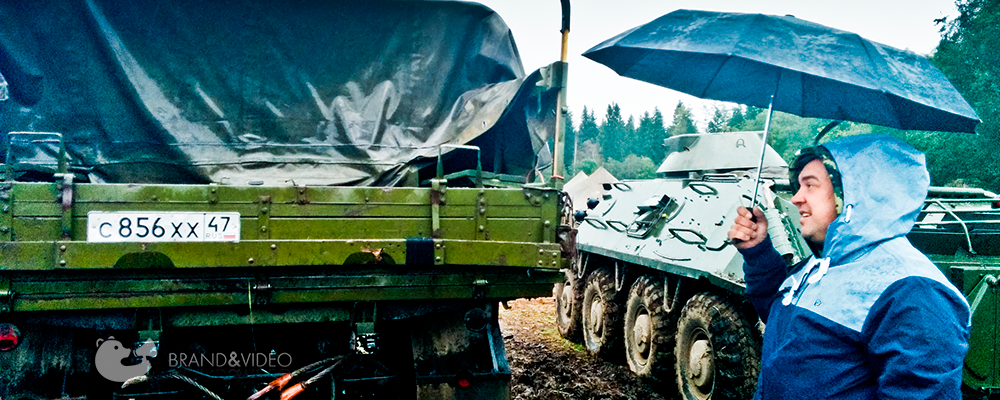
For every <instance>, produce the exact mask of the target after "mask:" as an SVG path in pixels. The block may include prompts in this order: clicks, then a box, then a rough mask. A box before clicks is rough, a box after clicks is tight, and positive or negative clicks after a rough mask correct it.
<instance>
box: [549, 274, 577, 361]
mask: <svg viewBox="0 0 1000 400" xmlns="http://www.w3.org/2000/svg"><path fill="white" fill-rule="evenodd" d="M575 274H576V273H575V272H573V271H565V273H564V276H563V282H562V284H557V285H556V286H555V290H554V292H555V293H554V294H555V298H556V327H557V328H558V329H559V335H561V336H562V337H564V338H566V339H567V340H570V341H572V342H576V343H579V342H580V331H581V330H582V329H583V325H582V324H581V321H580V320H581V319H582V317H581V315H580V309H581V308H582V304H583V285H581V280H580V279H578V278H577V277H576V275H575Z"/></svg>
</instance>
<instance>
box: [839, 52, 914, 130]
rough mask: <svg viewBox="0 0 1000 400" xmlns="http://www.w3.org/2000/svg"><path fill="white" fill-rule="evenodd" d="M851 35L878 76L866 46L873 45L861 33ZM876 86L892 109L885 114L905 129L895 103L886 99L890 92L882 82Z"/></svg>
mask: <svg viewBox="0 0 1000 400" xmlns="http://www.w3.org/2000/svg"><path fill="white" fill-rule="evenodd" d="M851 36H853V37H854V39H855V40H857V41H858V42H860V43H861V48H862V49H864V50H865V56H866V57H867V58H868V60H867V61H868V66H869V67H870V68H871V69H872V73H873V74H875V76H876V77H877V76H878V65H876V63H875V57H872V52H871V50H870V49H869V48H868V46H869V45H871V46H874V44H872V43H869V42H868V40H866V39H865V38H863V37H861V35H858V34H857V33H851ZM876 86H877V87H875V89H877V90H878V91H879V92H881V93H882V98H883V99H884V100H885V101H886V102H887V103H888V104H889V106H890V107H892V110H893V111H894V112H893V113H892V114H891V115H887V116H888V117H891V118H892V119H894V120H895V123H896V124H895V125H896V126H897V127H900V129H905V128H902V127H903V125H902V123H901V122H902V121H900V120H899V109H898V107H897V104H895V103H894V102H892V101H890V100H889V99H888V96H889V94H890V93H889V92H887V91H886V90H885V87H884V86H883V85H882V83H878V84H877V85H876Z"/></svg>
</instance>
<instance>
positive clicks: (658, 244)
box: [554, 132, 1000, 400]
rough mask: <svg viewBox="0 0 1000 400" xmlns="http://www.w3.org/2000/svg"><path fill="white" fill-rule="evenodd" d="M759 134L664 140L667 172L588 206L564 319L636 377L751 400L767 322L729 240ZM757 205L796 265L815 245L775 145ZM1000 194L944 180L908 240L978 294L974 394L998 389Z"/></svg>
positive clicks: (697, 398) (567, 332)
mask: <svg viewBox="0 0 1000 400" xmlns="http://www.w3.org/2000/svg"><path fill="white" fill-rule="evenodd" d="M759 134H760V133H759V132H739V133H724V134H701V135H697V134H695V135H679V136H674V137H671V138H668V139H667V140H666V143H665V144H666V148H667V156H666V159H665V160H664V162H663V164H662V165H661V166H660V168H659V169H658V170H657V174H658V178H657V179H652V180H642V181H623V182H614V183H607V184H604V187H603V189H604V192H603V193H602V195H601V196H600V198H592V199H574V201H576V202H581V201H587V205H588V207H589V210H586V211H585V212H579V213H578V219H579V220H580V221H581V222H580V226H579V231H578V236H577V245H578V251H579V254H578V257H577V258H576V259H575V261H574V262H573V263H572V265H573V266H572V267H571V268H569V269H568V270H567V271H566V274H565V277H564V282H563V283H562V284H560V285H557V287H556V290H555V291H554V294H555V295H556V300H557V316H556V320H557V325H558V328H559V332H560V333H561V334H562V335H563V336H564V337H567V338H570V339H573V340H579V341H580V342H582V344H583V345H584V347H586V348H587V350H588V351H590V352H591V353H594V354H597V355H600V356H603V357H605V358H607V359H610V360H617V361H621V360H622V359H624V362H625V363H627V365H628V366H629V368H630V369H631V370H632V372H634V373H635V374H636V375H638V376H640V377H644V378H652V379H658V380H661V381H667V382H671V381H676V383H677V389H678V390H679V392H680V395H681V396H682V398H684V399H686V400H705V399H709V398H712V399H749V398H751V397H752V396H753V393H754V388H755V385H756V381H757V373H758V368H759V364H760V351H761V343H762V332H763V329H764V327H763V325H762V323H761V322H760V320H759V318H758V316H757V314H756V311H755V310H754V308H753V307H752V305H751V304H750V303H749V301H748V300H747V299H746V298H745V297H743V296H742V294H743V291H744V289H745V282H744V280H743V269H742V264H743V259H742V257H741V256H740V254H739V253H738V252H737V251H736V249H735V248H734V247H733V246H731V245H729V244H728V242H727V232H728V230H729V227H730V226H732V223H733V222H732V220H733V218H734V216H735V209H736V207H737V206H744V207H749V206H750V205H751V204H752V203H751V196H753V195H754V193H755V188H754V182H755V179H754V178H755V175H756V172H755V170H756V168H757V167H758V163H759V162H760V150H759V149H760V148H761V140H760V136H759ZM762 165H763V170H762V174H761V176H762V183H761V188H760V195H759V196H758V199H759V204H760V205H761V206H762V208H764V209H765V215H766V216H767V219H768V222H769V225H768V234H769V235H770V237H771V238H772V240H773V241H774V244H775V247H776V249H777V250H778V252H779V253H780V254H782V256H783V257H784V258H785V260H786V261H787V262H788V263H789V264H791V263H795V262H798V261H800V260H802V259H803V258H804V257H807V256H808V255H809V254H810V252H809V249H808V246H807V244H806V242H805V241H804V239H803V238H802V237H801V235H799V234H798V229H799V226H798V218H797V217H796V216H797V209H796V208H795V206H794V205H793V204H791V202H790V198H791V196H792V193H791V192H790V187H789V185H788V174H787V164H786V163H785V162H784V161H783V160H782V159H781V158H780V157H779V156H778V155H777V154H776V153H775V152H774V151H773V150H772V149H770V147H768V148H767V152H766V153H765V158H764V161H763V164H762ZM997 200H998V198H997V196H996V195H995V194H993V193H990V192H986V191H983V190H978V189H951V188H933V189H932V190H931V192H930V195H929V197H928V200H927V202H926V203H925V206H924V209H923V211H922V213H921V215H920V218H919V220H918V221H919V222H918V223H917V224H916V226H915V227H914V229H913V231H912V233H911V234H910V238H911V240H912V241H913V243H914V244H915V245H916V246H917V247H918V248H920V249H921V250H922V251H924V252H926V253H927V254H928V255H929V256H930V257H931V259H932V260H933V261H934V262H935V263H936V264H937V265H938V266H939V267H940V268H941V269H942V271H943V272H944V273H945V275H946V276H948V277H949V278H950V279H951V280H952V282H953V283H954V284H955V285H956V286H957V287H958V288H960V289H961V290H962V291H963V293H965V294H966V296H967V297H968V299H969V303H970V304H971V306H972V310H973V333H972V338H971V346H970V352H969V355H968V357H967V359H966V365H965V371H964V377H965V384H966V386H967V389H968V391H969V393H970V395H975V394H977V393H978V394H988V393H989V392H990V391H992V390H996V389H997V388H998V387H1000V386H997V385H998V383H1000V382H998V378H1000V370H998V367H1000V364H998V360H997V358H996V355H995V352H994V350H993V349H995V348H996V343H995V341H996V338H997V331H996V321H995V319H996V316H997V302H998V300H1000V297H998V295H997V288H996V282H997V279H996V278H997V276H1000V258H997V256H998V255H1000V254H998V252H1000V242H998V241H997V238H998V237H1000V236H997V233H998V232H1000V230H998V227H1000V218H997V216H998V215H1000V210H997V207H998V206H1000V204H998V203H997Z"/></svg>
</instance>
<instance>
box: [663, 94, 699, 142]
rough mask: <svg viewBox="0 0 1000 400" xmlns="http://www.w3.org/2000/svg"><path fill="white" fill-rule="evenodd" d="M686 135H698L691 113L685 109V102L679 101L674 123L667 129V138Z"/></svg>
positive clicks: (675, 109)
mask: <svg viewBox="0 0 1000 400" xmlns="http://www.w3.org/2000/svg"><path fill="white" fill-rule="evenodd" d="M686 133H698V127H697V126H696V125H695V124H694V119H693V118H692V116H691V111H689V110H688V109H687V107H684V102H681V101H678V102H677V107H676V108H674V122H673V123H671V124H670V126H669V127H667V136H677V135H683V134H686Z"/></svg>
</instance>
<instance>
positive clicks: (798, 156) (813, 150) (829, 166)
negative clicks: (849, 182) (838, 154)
mask: <svg viewBox="0 0 1000 400" xmlns="http://www.w3.org/2000/svg"><path fill="white" fill-rule="evenodd" d="M813 160H820V161H822V162H823V166H824V167H826V173H827V174H828V175H830V182H832V183H833V197H834V201H836V203H837V214H840V212H841V211H843V210H844V184H843V182H841V180H840V169H838V168H837V163H836V162H835V161H834V160H833V156H832V155H830V151H829V150H827V149H826V147H823V146H813V147H806V148H804V149H802V150H799V151H797V152H796V153H795V161H793V162H792V165H790V166H789V167H788V183H789V184H790V185H791V186H792V193H793V194H794V193H798V191H799V174H801V173H802V169H803V168H805V167H806V164H809V163H810V162H812V161H813Z"/></svg>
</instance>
